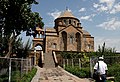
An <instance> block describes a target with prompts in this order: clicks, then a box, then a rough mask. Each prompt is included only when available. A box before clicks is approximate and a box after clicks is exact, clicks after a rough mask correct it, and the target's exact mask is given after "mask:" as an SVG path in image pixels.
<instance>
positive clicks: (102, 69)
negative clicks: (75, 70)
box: [94, 57, 108, 82]
mask: <svg viewBox="0 0 120 82" xmlns="http://www.w3.org/2000/svg"><path fill="white" fill-rule="evenodd" d="M103 60H104V59H103V57H99V61H98V62H97V63H96V64H95V66H94V72H96V71H98V72H99V74H100V77H98V79H96V82H106V75H107V70H108V68H107V64H106V63H105V62H104V61H103Z"/></svg>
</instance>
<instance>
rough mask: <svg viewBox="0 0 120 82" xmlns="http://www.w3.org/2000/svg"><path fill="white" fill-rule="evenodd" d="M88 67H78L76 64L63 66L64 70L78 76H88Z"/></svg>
mask: <svg viewBox="0 0 120 82" xmlns="http://www.w3.org/2000/svg"><path fill="white" fill-rule="evenodd" d="M89 69H90V68H82V69H80V68H79V67H78V66H75V67H71V66H68V67H66V68H65V70H66V71H68V72H70V73H72V74H73V75H76V76H78V77H80V78H87V77H90V70H89Z"/></svg>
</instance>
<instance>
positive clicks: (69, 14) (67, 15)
mask: <svg viewBox="0 0 120 82" xmlns="http://www.w3.org/2000/svg"><path fill="white" fill-rule="evenodd" d="M63 17H71V18H76V17H75V16H73V14H72V13H71V12H70V10H68V9H66V10H65V11H64V12H63V13H61V15H60V16H59V17H58V18H63Z"/></svg>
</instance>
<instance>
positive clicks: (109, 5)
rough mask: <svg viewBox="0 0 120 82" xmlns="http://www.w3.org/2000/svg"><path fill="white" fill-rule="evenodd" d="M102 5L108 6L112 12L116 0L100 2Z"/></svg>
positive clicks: (102, 0)
mask: <svg viewBox="0 0 120 82" xmlns="http://www.w3.org/2000/svg"><path fill="white" fill-rule="evenodd" d="M99 2H100V3H103V4H106V5H107V7H108V9H109V10H110V9H111V8H112V7H113V5H114V3H115V0H99Z"/></svg>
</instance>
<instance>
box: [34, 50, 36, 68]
mask: <svg viewBox="0 0 120 82" xmlns="http://www.w3.org/2000/svg"><path fill="white" fill-rule="evenodd" d="M35 65H36V49H34V66H35Z"/></svg>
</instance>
